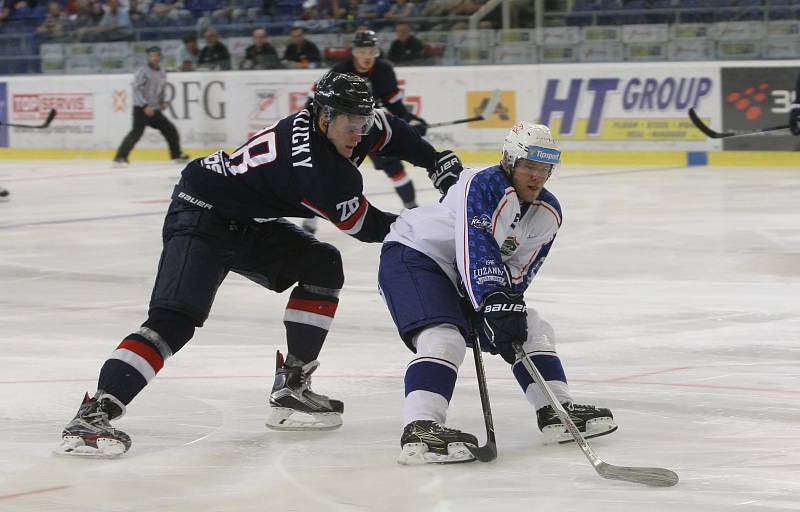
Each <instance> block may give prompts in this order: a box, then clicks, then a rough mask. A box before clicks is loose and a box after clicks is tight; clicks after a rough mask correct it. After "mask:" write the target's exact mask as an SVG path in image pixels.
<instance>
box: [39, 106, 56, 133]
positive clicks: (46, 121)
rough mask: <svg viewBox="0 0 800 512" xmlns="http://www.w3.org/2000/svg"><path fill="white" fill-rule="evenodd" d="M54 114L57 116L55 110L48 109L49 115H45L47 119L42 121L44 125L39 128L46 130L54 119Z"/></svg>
mask: <svg viewBox="0 0 800 512" xmlns="http://www.w3.org/2000/svg"><path fill="white" fill-rule="evenodd" d="M56 114H57V112H56V109H54V108H53V109H50V113H49V114H47V119H45V120H44V124H42V126H41V127H42V128H47V127H48V126H50V123H52V122H53V119H55V118H56Z"/></svg>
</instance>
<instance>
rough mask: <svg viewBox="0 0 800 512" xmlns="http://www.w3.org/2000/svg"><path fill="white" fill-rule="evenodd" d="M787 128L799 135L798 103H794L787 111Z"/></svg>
mask: <svg viewBox="0 0 800 512" xmlns="http://www.w3.org/2000/svg"><path fill="white" fill-rule="evenodd" d="M789 129H790V130H791V131H792V135H800V105H795V107H794V108H793V109H792V110H791V111H790V112H789Z"/></svg>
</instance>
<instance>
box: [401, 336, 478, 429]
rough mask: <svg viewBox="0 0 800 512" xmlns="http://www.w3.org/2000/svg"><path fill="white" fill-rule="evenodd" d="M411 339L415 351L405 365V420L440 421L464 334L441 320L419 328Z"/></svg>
mask: <svg viewBox="0 0 800 512" xmlns="http://www.w3.org/2000/svg"><path fill="white" fill-rule="evenodd" d="M413 343H414V345H415V346H416V348H417V353H416V357H414V359H412V360H411V362H410V363H409V364H408V367H407V368H406V375H405V393H406V398H405V400H404V402H403V417H404V421H405V423H404V424H405V425H408V424H409V423H411V422H412V421H415V420H433V421H437V422H439V423H441V424H442V425H443V424H444V422H445V418H446V417H447V408H448V406H449V405H450V399H451V398H452V397H453V390H454V389H455V386H456V377H457V376H458V368H459V366H461V363H462V362H463V361H464V354H465V353H466V351H467V349H466V344H465V343H464V337H463V336H461V333H460V332H459V330H458V329H457V328H456V327H455V326H453V325H450V324H440V325H435V326H433V327H428V328H426V329H424V330H422V331H421V332H420V333H419V334H417V335H416V336H414V339H413Z"/></svg>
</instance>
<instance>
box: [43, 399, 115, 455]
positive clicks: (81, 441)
mask: <svg viewBox="0 0 800 512" xmlns="http://www.w3.org/2000/svg"><path fill="white" fill-rule="evenodd" d="M124 414H125V406H124V405H123V404H122V403H121V402H120V401H119V400H117V399H116V398H115V397H113V396H111V395H107V394H105V393H103V392H102V391H98V392H97V394H96V395H95V396H94V398H89V394H88V393H87V394H86V396H85V397H84V399H83V403H82V404H81V407H80V409H78V414H76V415H75V418H74V419H73V420H72V421H70V422H69V423H68V424H67V426H66V427H64V430H63V432H61V444H60V445H59V446H58V448H56V450H55V453H56V454H57V455H70V456H78V457H97V458H112V457H119V456H120V455H122V454H123V453H125V452H127V451H128V449H129V448H130V447H131V438H130V437H128V434H126V433H125V432H123V431H121V430H117V429H115V428H114V427H112V426H111V423H109V421H110V420H112V419H117V418H121V417H122V416H123V415H124Z"/></svg>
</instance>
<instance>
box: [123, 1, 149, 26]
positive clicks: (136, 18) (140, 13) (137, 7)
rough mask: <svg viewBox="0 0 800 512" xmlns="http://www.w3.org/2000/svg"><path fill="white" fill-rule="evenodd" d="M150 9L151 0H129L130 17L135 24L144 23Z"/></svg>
mask: <svg viewBox="0 0 800 512" xmlns="http://www.w3.org/2000/svg"><path fill="white" fill-rule="evenodd" d="M149 10H150V0H129V1H128V17H130V19H131V23H133V25H134V26H139V25H142V24H144V21H145V19H146V18H147V13H148V11H149Z"/></svg>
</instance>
